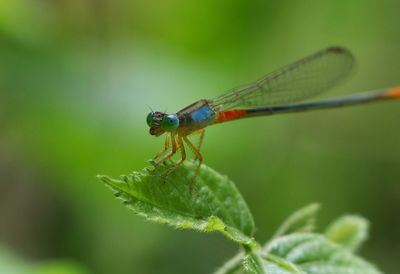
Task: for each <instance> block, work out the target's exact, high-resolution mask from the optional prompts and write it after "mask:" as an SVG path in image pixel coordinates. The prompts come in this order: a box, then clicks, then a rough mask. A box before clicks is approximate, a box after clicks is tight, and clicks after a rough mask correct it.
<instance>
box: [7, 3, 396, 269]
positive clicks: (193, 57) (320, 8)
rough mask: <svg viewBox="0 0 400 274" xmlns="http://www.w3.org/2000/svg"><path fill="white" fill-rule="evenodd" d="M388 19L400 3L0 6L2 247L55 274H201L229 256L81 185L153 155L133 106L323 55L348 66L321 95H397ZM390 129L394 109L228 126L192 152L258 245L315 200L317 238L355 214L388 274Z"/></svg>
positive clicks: (167, 102)
mask: <svg viewBox="0 0 400 274" xmlns="http://www.w3.org/2000/svg"><path fill="white" fill-rule="evenodd" d="M399 10H400V1H398V0H383V1H378V0H375V1H371V0H355V1H344V0H335V1H308V0H304V1H287V0H281V1H261V0H260V1H243V0H242V1H239V0H221V1H215V0H202V1H191V0H186V1H183V0H181V1H180V0H164V1H161V0H159V1H155V0H147V1H115V0H64V1H62V0H59V1H50V0H13V1H1V2H0V178H1V179H0V180H1V181H0V246H2V250H7V251H6V253H7V254H8V255H7V256H11V257H12V256H16V257H19V258H20V259H19V260H25V262H26V263H38V264H41V263H43V262H47V261H53V260H55V261H56V262H59V261H61V265H63V264H66V265H67V267H66V268H65V269H64V271H65V272H64V273H100V274H106V273H117V274H128V273H130V274H131V273H145V274H146V273H157V274H163V273H165V274H167V273H194V274H196V273H209V272H211V271H212V270H213V269H215V268H216V267H218V266H219V265H220V264H222V263H223V262H224V261H225V260H227V259H228V258H230V257H232V256H233V255H234V254H235V253H236V251H237V246H236V245H235V244H233V243H230V242H229V241H228V240H226V239H225V238H224V237H223V236H220V235H216V234H211V235H206V234H199V233H195V232H191V231H175V230H172V229H170V228H169V227H164V226H159V225H154V224H150V223H147V222H145V221H144V220H143V219H142V218H140V217H137V216H134V215H133V214H132V213H131V212H129V211H128V210H127V209H126V208H124V207H123V206H121V205H120V204H119V202H118V201H117V200H115V198H114V197H113V196H112V195H111V193H110V192H109V191H108V190H107V189H106V188H105V187H104V186H103V185H102V184H100V183H99V182H98V181H97V180H96V178H95V175H96V174H99V173H100V174H109V175H112V176H117V175H118V174H121V173H122V174H126V173H129V172H131V171H133V170H138V169H141V168H143V167H144V166H146V165H148V164H147V163H146V162H145V161H146V160H147V159H149V158H151V157H152V156H153V155H154V154H155V153H156V152H157V151H159V150H160V149H161V146H162V144H163V141H164V140H163V138H154V137H152V136H150V135H149V134H148V127H147V125H146V123H145V118H146V115H147V113H148V112H149V108H148V106H150V107H152V108H153V109H157V110H161V111H164V110H166V111H169V112H175V111H177V110H179V109H180V108H183V107H185V106H186V105H188V104H190V103H192V102H194V101H196V100H198V99H201V98H212V97H213V96H217V95H219V94H221V93H222V92H224V91H225V90H227V89H230V88H232V87H234V86H237V85H240V84H244V83H248V82H249V81H252V80H256V79H257V78H259V77H260V76H262V75H264V74H266V73H267V72H270V71H272V70H274V69H276V68H279V67H281V66H282V65H285V64H287V63H290V62H292V61H295V60H297V59H298V58H301V57H304V56H305V55H307V54H310V53H313V52H315V51H317V50H319V49H321V48H324V47H326V46H330V45H343V46H346V47H348V48H349V49H351V50H352V51H353V52H354V55H355V56H356V58H357V61H358V63H357V68H356V72H355V73H354V75H353V77H352V78H351V79H350V80H349V81H347V82H346V84H344V85H341V86H340V87H339V88H337V89H335V90H334V91H332V92H331V93H330V94H329V95H330V96H335V95H339V94H344V93H351V92H357V91H365V90H372V89H376V88H382V87H390V86H395V85H399V84H400V16H399ZM147 105H148V106H147ZM399 117H400V102H387V103H380V104H373V105H366V106H360V107H353V108H346V109H340V110H330V111H322V112H312V113H304V114H297V115H283V116H276V117H271V118H257V119H249V120H242V121H237V122H234V123H227V124H224V125H219V126H216V127H210V128H209V129H208V130H207V132H206V138H205V143H204V146H203V149H202V152H203V155H204V156H205V163H206V164H207V165H209V166H211V167H213V168H214V169H216V170H218V171H220V172H222V173H224V174H227V175H229V176H230V177H231V178H232V179H233V180H234V181H235V182H236V184H237V186H238V188H239V189H240V191H241V192H242V193H243V196H244V198H245V199H246V200H247V202H248V204H249V207H250V209H251V211H252V212H253V213H254V218H255V221H256V225H257V228H258V230H257V233H256V237H257V238H258V239H259V240H260V241H265V240H267V239H268V237H269V236H271V233H272V232H273V231H274V229H275V228H276V227H277V226H278V224H279V223H280V222H281V221H282V220H283V219H284V218H285V217H286V216H287V215H288V214H289V213H290V212H292V211H293V210H295V209H296V208H298V207H301V206H303V205H305V204H308V203H310V202H314V201H316V202H320V203H322V205H323V210H322V212H321V215H320V227H322V226H323V225H325V224H327V223H328V222H329V220H331V219H332V218H334V217H336V216H337V215H340V214H342V213H345V212H349V213H359V214H361V215H363V216H365V217H367V218H368V219H369V220H370V221H371V223H372V231H371V236H370V240H369V242H368V243H367V245H366V247H365V248H364V249H363V250H362V255H363V256H365V257H366V258H367V259H369V260H371V261H372V262H374V263H376V264H377V265H378V266H380V267H381V269H382V270H383V271H385V272H386V273H395V272H397V270H398V268H399V265H398V258H400V234H399V231H400V173H399V167H400V146H399V140H400V138H399V137H400V123H399ZM12 254H14V255H12ZM15 260H17V259H15ZM0 261H1V260H0ZM3 261H6V262H8V263H9V262H10V261H9V260H3ZM17 261H18V260H17ZM15 265H17V264H15ZM71 265H72V266H71ZM77 265H78V266H79V265H81V266H82V269H81V267H78V268H79V269H75V268H76V266H77ZM61 268H62V267H61ZM68 269H70V271H69V270H68ZM71 269H72V270H71ZM3 272H4V271H3ZM3 272H2V273H3ZM4 273H11V272H4ZM41 273H45V272H41ZM57 273H62V272H57Z"/></svg>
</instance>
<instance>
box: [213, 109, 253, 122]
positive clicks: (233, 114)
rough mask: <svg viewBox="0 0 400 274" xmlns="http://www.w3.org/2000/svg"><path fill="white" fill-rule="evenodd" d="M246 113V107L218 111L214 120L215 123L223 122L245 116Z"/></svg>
mask: <svg viewBox="0 0 400 274" xmlns="http://www.w3.org/2000/svg"><path fill="white" fill-rule="evenodd" d="M246 115H247V111H246V110H245V109H232V110H227V111H222V112H220V113H218V114H217V116H216V117H215V120H214V121H215V123H223V122H228V121H232V120H236V119H239V118H243V117H245V116H246Z"/></svg>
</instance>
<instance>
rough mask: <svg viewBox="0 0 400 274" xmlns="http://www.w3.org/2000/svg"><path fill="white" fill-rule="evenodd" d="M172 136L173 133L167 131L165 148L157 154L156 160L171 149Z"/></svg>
mask: <svg viewBox="0 0 400 274" xmlns="http://www.w3.org/2000/svg"><path fill="white" fill-rule="evenodd" d="M170 137H171V133H169V132H167V136H166V137H165V143H164V148H163V149H162V150H161V151H160V152H158V153H157V154H156V156H155V157H154V160H156V159H157V158H159V157H160V156H161V155H163V154H164V153H165V152H166V151H167V150H168V149H169V143H170Z"/></svg>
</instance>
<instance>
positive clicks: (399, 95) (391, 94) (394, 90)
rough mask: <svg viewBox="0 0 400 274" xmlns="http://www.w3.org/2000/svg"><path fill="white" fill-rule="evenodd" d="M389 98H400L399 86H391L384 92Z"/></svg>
mask: <svg viewBox="0 0 400 274" xmlns="http://www.w3.org/2000/svg"><path fill="white" fill-rule="evenodd" d="M386 97H389V98H400V87H396V88H392V89H390V90H389V91H388V93H387V94H386Z"/></svg>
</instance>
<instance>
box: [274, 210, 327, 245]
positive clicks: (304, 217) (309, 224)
mask: <svg viewBox="0 0 400 274" xmlns="http://www.w3.org/2000/svg"><path fill="white" fill-rule="evenodd" d="M319 208H320V205H319V204H317V203H314V204H310V205H307V206H305V207H302V208H300V209H299V210H297V211H295V212H294V213H292V214H291V215H290V216H289V217H288V218H287V219H286V220H285V222H283V224H282V225H281V226H280V227H279V228H278V230H277V231H276V233H275V235H274V237H273V238H277V237H280V236H283V235H285V234H290V233H293V232H311V231H313V230H314V229H315V223H316V216H317V213H318V211H319Z"/></svg>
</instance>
